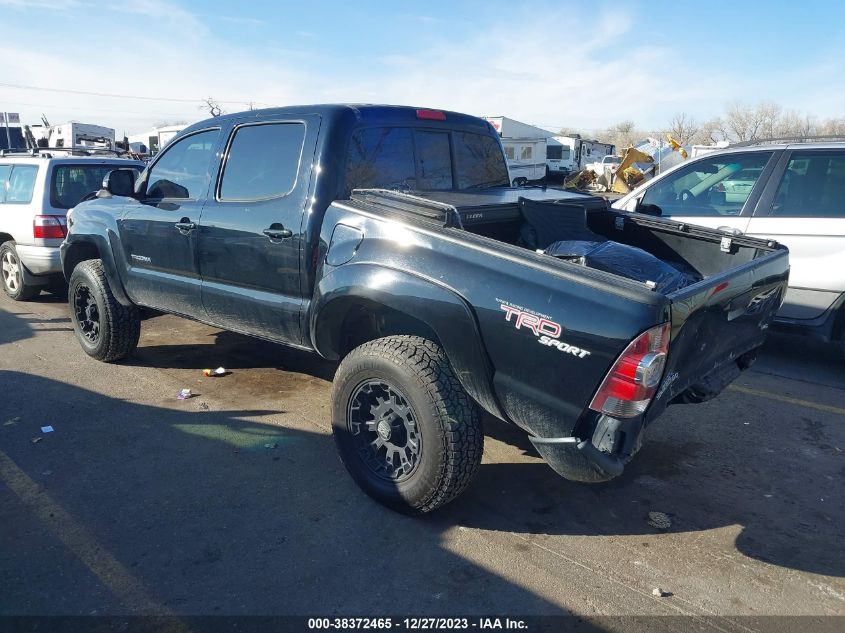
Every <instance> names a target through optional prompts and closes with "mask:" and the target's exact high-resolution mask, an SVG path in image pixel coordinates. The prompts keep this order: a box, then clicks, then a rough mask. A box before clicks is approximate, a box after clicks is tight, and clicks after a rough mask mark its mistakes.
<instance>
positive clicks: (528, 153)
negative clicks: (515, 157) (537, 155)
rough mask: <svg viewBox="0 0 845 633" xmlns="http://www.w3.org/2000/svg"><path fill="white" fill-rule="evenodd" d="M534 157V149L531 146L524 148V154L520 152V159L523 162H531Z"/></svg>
mask: <svg viewBox="0 0 845 633" xmlns="http://www.w3.org/2000/svg"><path fill="white" fill-rule="evenodd" d="M531 156H532V147H531V146H530V145H526V146H525V147H523V148H522V152H520V154H519V157H520V158H521V159H522V160H531Z"/></svg>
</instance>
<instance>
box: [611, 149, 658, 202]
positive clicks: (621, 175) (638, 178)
mask: <svg viewBox="0 0 845 633" xmlns="http://www.w3.org/2000/svg"><path fill="white" fill-rule="evenodd" d="M653 162H654V159H653V158H652V157H651V156H649V155H648V154H646V153H644V152H641V151H640V150H638V149H634V148H633V147H629V148H628V149H627V150H626V151H625V155H624V156H623V157H622V162H621V163H619V167H617V168H616V178H614V179H613V187H612V188H611V190H612V191H615V192H616V193H628V192H629V191H631V189H633V188H634V187H636V186H637V185H638V184H640V182H642V180H643V178H645V174H643V172H642V171H640V169H639V168H638V167H637V166H636V165H635V164H634V163H653Z"/></svg>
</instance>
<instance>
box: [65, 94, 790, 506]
mask: <svg viewBox="0 0 845 633" xmlns="http://www.w3.org/2000/svg"><path fill="white" fill-rule="evenodd" d="M133 181H135V178H134V173H133V172H131V171H127V170H118V171H115V172H112V173H111V174H110V175H109V176H107V178H106V182H105V191H103V192H101V193H100V194H98V197H97V198H96V199H94V200H91V201H89V202H85V203H83V204H80V205H78V206H77V207H76V208H75V209H74V210H73V211H72V213H71V214H70V216H69V218H68V235H67V238H66V240H65V242H64V244H63V245H62V264H63V269H64V271H65V275H66V276H67V278H68V279H69V281H70V288H69V303H70V309H71V318H72V321H73V327H74V330H75V332H76V336H77V339H78V340H79V342H80V344H81V346H82V348H83V349H84V350H85V352H86V353H88V354H89V355H90V356H92V357H94V358H97V359H100V360H102V361H107V362H108V361H116V360H119V359H121V358H124V357H126V356H127V355H129V354H131V353H132V351H133V350H134V349H135V346H136V345H137V343H138V337H139V333H140V327H141V320H140V317H139V306H147V307H150V308H155V309H157V310H162V311H165V312H170V313H173V314H177V315H181V316H185V317H188V318H192V319H196V320H199V321H203V322H206V323H210V324H212V325H214V326H217V327H221V328H225V329H229V330H233V331H236V332H241V333H244V334H248V335H252V336H256V337H259V338H263V339H267V340H270V341H275V342H279V343H284V344H286V345H289V346H292V347H296V348H300V349H306V350H309V351H313V352H316V353H318V354H320V355H321V356H323V357H325V358H327V359H331V360H336V361H340V364H339V367H338V369H337V372H336V375H335V378H334V384H333V390H332V425H333V430H334V438H335V442H336V445H337V448H338V451H339V453H340V456H341V458H342V461H343V463H344V464H345V465H346V468H347V469H348V471H349V472H350V474H351V475H352V477H353V478H354V480H355V481H356V482H357V483H358V484H359V485H360V486H361V488H362V489H363V490H364V491H365V492H366V493H367V494H369V495H371V496H372V497H373V498H375V499H377V500H379V501H381V502H382V503H385V504H387V505H388V506H390V507H392V508H395V509H397V510H400V511H403V512H408V513H412V514H418V513H423V512H427V511H429V510H433V509H434V508H437V507H439V506H441V505H442V504H444V503H446V502H448V501H449V500H451V499H453V498H454V497H456V496H457V495H458V494H459V493H460V492H461V491H462V490H463V489H464V488H465V487H466V486H467V484H468V483H469V481H470V479H471V478H472V476H473V474H474V473H475V471H476V470H477V468H478V465H479V463H480V461H481V452H482V448H483V434H482V429H481V416H480V411H482V410H484V411H487V412H488V413H490V414H492V415H494V416H496V417H498V418H500V419H502V420H506V421H509V422H511V423H513V424H515V425H517V426H518V427H520V428H521V429H523V430H524V431H525V432H526V433H527V434H528V435H529V437H530V439H531V441H532V442H533V443H534V445H535V446H536V447H537V450H538V451H539V452H540V454H541V455H542V456H543V457H544V458H545V459H546V461H547V462H548V463H549V464H550V465H551V466H552V468H554V469H555V470H556V471H557V472H558V473H560V474H561V475H563V476H564V477H567V478H569V479H573V480H579V481H605V480H608V479H612V478H613V477H616V476H618V475H620V474H621V473H622V471H623V468H624V465H625V463H626V462H627V461H628V460H630V459H631V458H632V457H633V455H634V454H635V453H636V452H637V450H638V448H639V446H640V444H641V441H642V431H643V429H644V428H645V426H647V425H648V424H649V423H650V422H651V421H652V420H654V419H655V418H657V417H658V416H659V415H660V414H661V413H662V412H663V411H664V409H665V408H666V406H668V405H669V404H670V403H695V402H702V401H704V400H707V399H709V398H712V397H714V396H715V395H716V394H718V393H719V392H720V391H721V390H722V389H723V388H724V387H725V386H726V385H727V384H729V383H730V382H731V381H732V380H733V379H734V378H735V377H736V376H737V375H739V373H740V372H741V371H742V370H744V369H746V368H747V367H749V366H750V365H751V363H752V362H753V361H754V357H755V354H756V350H757V348H758V347H759V346H760V345H762V344H763V342H764V339H765V336H766V332H767V327H768V324H769V322H770V321H771V319H772V317H773V316H774V313H775V311H776V310H777V308H778V306H779V305H780V301H781V297H782V294H783V292H784V291H785V289H786V283H787V274H788V267H789V263H788V252H787V250H786V249H785V248H784V247H782V246H779V245H778V244H776V243H774V242H772V241H762V240H756V239H751V238H747V237H738V238H736V239H734V240H733V241H732V243H731V244H730V245H729V247H727V248H726V247H725V244H724V242H723V239H722V238H723V236H724V235H723V234H722V233H721V232H719V231H715V230H711V229H705V228H696V227H692V226H687V227H684V228H683V229H682V228H679V226H678V224H677V223H676V222H671V221H667V220H662V219H659V218H652V217H648V216H644V215H634V214H629V213H621V212H615V211H611V210H610V209H609V208H608V206H607V203H606V202H605V201H604V200H602V199H601V198H597V197H590V196H584V195H580V194H575V193H569V192H566V191H562V190H554V189H526V190H516V189H512V188H510V187H509V185H510V182H509V177H508V170H507V166H506V162H505V158H504V155H503V152H502V148H501V144H500V143H499V139H498V138H497V136H496V133H495V132H494V130H493V128H492V127H491V126H490V125H489V123H487V122H485V121H483V120H481V119H477V118H475V117H471V116H467V115H462V114H458V113H454V112H443V111H440V110H428V109H416V108H405V107H387V106H308V107H292V108H279V109H272V110H263V111H254V112H245V113H240V114H232V115H226V116H220V117H216V118H214V119H211V120H208V121H203V122H201V123H198V124H195V125H193V126H191V127H189V128H186V129H185V130H183V131H182V132H181V133H180V134H179V136H177V137H176V138H174V139H173V140H172V141H171V142H170V143H169V144H168V146H167V147H165V148H164V149H163V150H162V152H161V153H160V154H159V155H158V156H157V157H156V159H155V160H154V162H152V163H151V164H150V166H149V167H148V168H147V169H146V170H145V171H144V173H143V174H142V175H141V176H140V178H139V179H138V180H137V182H133ZM388 188H389V189H388ZM538 251H539V252H538ZM175 353H178V352H175Z"/></svg>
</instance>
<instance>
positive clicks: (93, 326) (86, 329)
mask: <svg viewBox="0 0 845 633" xmlns="http://www.w3.org/2000/svg"><path fill="white" fill-rule="evenodd" d="M68 303H69V304H70V315H71V320H72V321H73V330H74V332H75V333H76V338H77V339H78V340H79V342H80V344H81V345H82V349H84V350H85V353H86V354H88V355H89V356H91V357H92V358H96V359H97V360H101V361H104V362H106V363H110V362H113V361H116V360H120V359H122V358H126V357H127V356H129V354H131V353H132V352H133V351H134V350H135V348H136V347H137V346H138V339H139V337H140V335H141V316H140V312H139V310H138V308H137V307H136V306H125V305H123V304H122V303H120V302H119V301H118V300H117V299H116V298H115V296H114V293H112V290H111V287H110V286H109V282H108V280H107V279H106V273H105V270H104V269H103V262H102V260H99V259H89V260H87V261H84V262H82V263H80V264H79V265H78V266H77V267H76V268H74V270H73V274H71V276H70V283H69V284H68Z"/></svg>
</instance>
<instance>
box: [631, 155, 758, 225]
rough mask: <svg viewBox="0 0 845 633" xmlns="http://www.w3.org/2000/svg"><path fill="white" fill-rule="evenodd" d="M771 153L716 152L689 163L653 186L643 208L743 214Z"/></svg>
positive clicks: (672, 213)
mask: <svg viewBox="0 0 845 633" xmlns="http://www.w3.org/2000/svg"><path fill="white" fill-rule="evenodd" d="M771 156H772V153H771V152H751V153H747V154H727V155H714V156H708V157H706V158H702V159H700V160H697V161H695V162H692V163H689V164H687V165H685V166H684V167H681V168H680V169H678V170H677V171H675V172H673V173H671V174H668V175H667V176H666V177H664V178H662V179H660V180H659V181H656V182H655V183H654V184H653V185H651V186H649V187H648V188H647V189H646V192H645V195H643V198H642V200H641V201H640V209H641V210H642V211H646V212H656V211H659V212H660V213H659V214H660V215H663V216H715V215H739V214H740V213H742V209H743V207H744V206H745V202H746V200H748V197H749V196H750V195H751V191H752V190H753V189H754V185H755V184H756V183H757V180H758V178H759V177H760V174H761V173H762V171H763V168H764V167H765V166H766V163H768V162H769V159H770V158H771Z"/></svg>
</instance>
